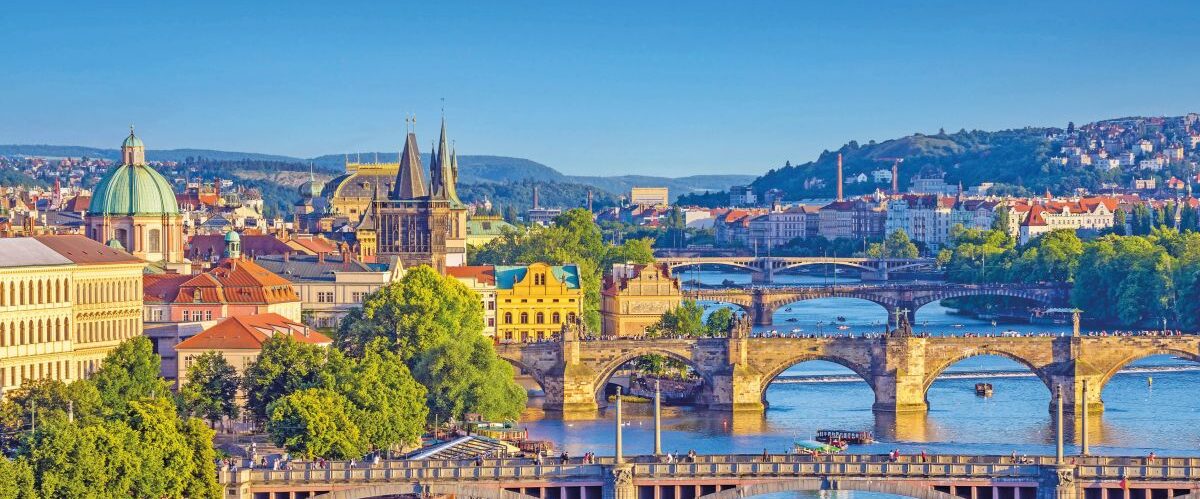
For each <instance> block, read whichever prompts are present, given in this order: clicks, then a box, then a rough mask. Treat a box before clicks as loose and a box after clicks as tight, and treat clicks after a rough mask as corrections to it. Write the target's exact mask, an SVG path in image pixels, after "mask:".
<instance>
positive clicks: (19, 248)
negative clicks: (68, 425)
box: [0, 235, 146, 393]
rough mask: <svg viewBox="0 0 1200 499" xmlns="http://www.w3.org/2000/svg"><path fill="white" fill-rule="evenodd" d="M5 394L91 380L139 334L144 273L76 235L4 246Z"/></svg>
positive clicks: (1, 366)
mask: <svg viewBox="0 0 1200 499" xmlns="http://www.w3.org/2000/svg"><path fill="white" fill-rule="evenodd" d="M0 256H2V258H0V352H2V353H0V390H2V391H3V392H5V393H7V392H8V391H9V390H12V389H14V388H18V387H20V386H21V384H22V383H24V382H26V381H32V380H39V379H55V380H61V381H72V380H76V379H80V378H84V377H87V376H89V375H91V374H92V373H94V372H95V371H96V369H97V368H99V367H100V363H101V361H103V360H104V357H105V356H107V355H108V353H109V352H110V351H112V349H114V348H116V346H117V345H118V344H120V343H121V342H122V341H125V340H127V339H129V338H132V337H134V336H138V335H140V334H141V333H142V321H141V310H142V290H141V287H142V271H143V269H144V268H145V266H146V263H145V262H143V261H142V260H140V259H138V258H136V257H134V256H133V255H130V254H129V253H127V252H125V251H121V250H119V249H115V248H111V247H107V246H105V245H102V244H100V243H98V242H95V241H92V240H90V239H88V238H86V237H83V236H79V235H60V236H38V237H30V238H6V239H0Z"/></svg>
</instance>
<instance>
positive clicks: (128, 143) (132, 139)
mask: <svg viewBox="0 0 1200 499" xmlns="http://www.w3.org/2000/svg"><path fill="white" fill-rule="evenodd" d="M121 147H146V146H145V145H144V144H142V139H139V138H138V137H137V135H134V134H133V126H130V127H129V136H128V137H125V142H122V143H121Z"/></svg>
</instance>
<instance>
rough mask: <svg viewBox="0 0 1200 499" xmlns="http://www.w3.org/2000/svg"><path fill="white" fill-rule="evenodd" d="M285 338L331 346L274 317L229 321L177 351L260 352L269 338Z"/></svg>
mask: <svg viewBox="0 0 1200 499" xmlns="http://www.w3.org/2000/svg"><path fill="white" fill-rule="evenodd" d="M277 334H286V335H289V336H291V337H292V338H293V339H295V340H296V341H299V342H301V343H310V344H314V345H329V344H331V343H333V340H331V339H329V337H328V336H325V335H323V334H321V333H318V332H317V331H316V330H314V329H312V328H310V327H308V326H305V325H304V324H300V323H298V322H293V321H290V320H288V319H287V318H285V317H283V316H281V315H279V314H274V313H267V314H258V315H252V316H246V317H241V316H239V317H230V318H228V319H225V320H223V321H221V322H218V323H217V324H216V325H214V326H212V327H210V328H208V329H205V330H204V331H201V332H200V334H197V335H196V336H193V337H191V338H188V339H186V340H183V341H181V342H179V344H178V345H175V349H176V350H259V349H261V348H262V344H263V342H264V341H266V340H267V339H268V338H270V337H272V336H274V335H277Z"/></svg>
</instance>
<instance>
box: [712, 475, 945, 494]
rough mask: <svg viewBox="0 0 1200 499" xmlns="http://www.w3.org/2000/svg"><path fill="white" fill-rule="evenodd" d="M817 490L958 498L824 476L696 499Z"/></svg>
mask: <svg viewBox="0 0 1200 499" xmlns="http://www.w3.org/2000/svg"><path fill="white" fill-rule="evenodd" d="M820 490H852V491H858V492H874V493H880V494H892V495H897V496H904V497H911V498H913V499H961V498H959V497H958V496H955V495H952V494H947V493H945V492H941V491H938V490H934V489H933V488H932V487H930V486H928V485H921V484H910V483H905V482H903V481H900V480H831V479H828V478H800V479H790V480H774V481H769V482H755V483H750V484H746V485H743V486H740V487H736V488H732V489H725V490H722V491H720V492H714V493H712V494H707V495H703V496H700V498H699V499H743V498H747V497H753V496H758V495H764V494H777V493H781V492H804V491H820Z"/></svg>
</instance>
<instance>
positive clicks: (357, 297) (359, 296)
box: [350, 291, 366, 303]
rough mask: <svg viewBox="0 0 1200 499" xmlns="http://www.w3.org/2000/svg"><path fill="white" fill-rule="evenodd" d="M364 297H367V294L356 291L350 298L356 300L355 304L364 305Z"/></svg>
mask: <svg viewBox="0 0 1200 499" xmlns="http://www.w3.org/2000/svg"><path fill="white" fill-rule="evenodd" d="M364 295H366V293H364V292H362V291H355V292H353V293H351V294H350V298H351V299H353V300H354V303H362V301H363V296H364Z"/></svg>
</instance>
